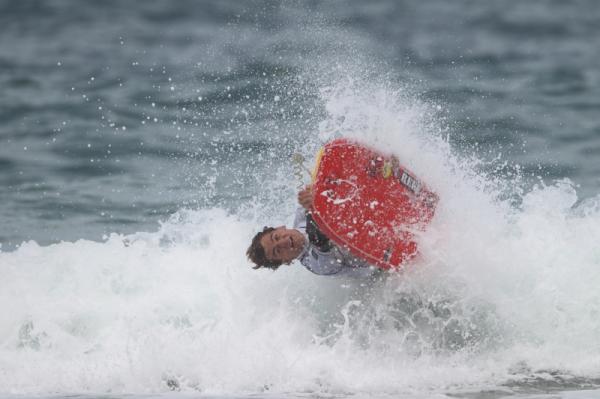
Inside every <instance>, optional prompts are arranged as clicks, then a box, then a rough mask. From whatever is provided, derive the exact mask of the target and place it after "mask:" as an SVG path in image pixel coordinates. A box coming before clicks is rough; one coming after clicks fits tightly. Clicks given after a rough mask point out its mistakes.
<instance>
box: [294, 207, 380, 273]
mask: <svg viewBox="0 0 600 399" xmlns="http://www.w3.org/2000/svg"><path fill="white" fill-rule="evenodd" d="M294 228H295V229H297V230H299V231H300V232H302V233H303V234H304V237H305V238H306V241H305V242H306V244H305V246H304V249H303V250H302V253H301V254H300V256H299V257H298V260H300V263H302V265H303V266H304V267H306V268H307V269H308V270H310V271H311V272H313V273H315V274H319V275H324V276H329V275H345V276H351V277H370V276H372V275H374V274H377V273H379V272H380V269H378V268H376V267H374V266H371V265H369V264H368V263H367V262H366V261H364V260H362V259H359V258H357V257H355V256H353V255H351V254H350V253H348V251H346V250H344V249H343V248H340V247H338V246H336V245H335V244H333V243H332V242H331V241H329V239H328V238H327V237H326V236H325V235H324V234H323V233H322V232H321V231H320V230H319V228H318V227H317V225H316V224H315V222H314V221H313V220H312V217H311V215H310V213H308V212H306V211H305V210H304V208H298V210H297V211H296V217H295V219H294Z"/></svg>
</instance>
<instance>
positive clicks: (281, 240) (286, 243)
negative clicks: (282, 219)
mask: <svg viewBox="0 0 600 399" xmlns="http://www.w3.org/2000/svg"><path fill="white" fill-rule="evenodd" d="M305 240H306V239H305V238H304V235H302V233H300V232H299V231H298V230H296V229H286V228H285V226H280V227H277V228H275V230H273V231H270V232H268V233H266V234H264V235H263V236H262V237H261V238H260V245H262V247H263V249H264V250H265V256H266V257H267V259H269V260H275V261H282V262H283V263H290V262H291V261H293V260H294V259H296V258H297V257H298V256H299V255H300V253H301V252H302V248H304V242H305Z"/></svg>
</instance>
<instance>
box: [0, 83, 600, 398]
mask: <svg viewBox="0 0 600 399" xmlns="http://www.w3.org/2000/svg"><path fill="white" fill-rule="evenodd" d="M366 92H367V94H368V95H367V96H366V97H365V96H362V95H360V94H357V93H360V91H356V90H352V87H350V88H348V87H346V89H344V90H342V89H336V88H335V87H334V88H330V89H329V90H326V91H325V96H326V97H325V100H326V101H327V109H328V111H329V113H330V118H329V119H328V120H327V121H324V123H323V126H324V127H328V128H329V130H327V129H324V132H325V133H323V138H326V137H327V132H335V131H344V132H345V133H347V134H348V135H351V136H353V137H357V138H361V139H363V140H365V141H369V142H371V143H374V145H381V144H382V143H383V144H385V148H386V149H387V150H390V149H391V150H393V151H394V152H395V153H396V154H397V155H399V158H400V159H401V160H402V161H403V162H405V163H407V164H408V165H410V166H409V167H410V168H411V169H412V170H413V171H414V172H415V173H416V174H417V175H418V176H420V177H422V178H423V179H424V180H425V181H427V183H428V184H429V185H430V186H431V187H432V188H433V189H435V190H436V191H437V192H438V193H439V195H440V197H441V202H440V205H439V208H438V211H437V214H436V217H435V219H434V222H433V223H432V225H431V228H430V229H429V231H428V232H427V234H424V235H423V236H422V237H420V248H421V252H422V257H421V259H420V260H419V261H418V262H416V264H415V265H414V266H413V267H412V268H411V269H410V270H408V271H407V272H406V273H403V274H401V275H396V276H392V277H390V278H389V279H387V280H386V281H383V282H374V283H369V284H365V282H361V281H350V280H342V279H336V278H328V277H318V276H314V275H312V274H310V273H309V272H308V271H306V270H304V269H303V268H302V267H301V266H300V265H298V264H296V265H293V266H290V267H282V269H281V270H279V271H277V272H270V271H264V270H261V271H254V270H252V269H251V268H250V265H249V263H248V262H247V261H246V259H245V255H244V251H245V248H246V247H247V245H248V243H249V241H250V239H251V237H252V235H253V233H254V232H255V230H256V227H257V224H258V223H257V221H256V220H249V219H247V218H244V217H243V215H242V216H236V215H230V214H227V213H226V212H225V211H223V210H220V209H205V210H200V211H185V210H182V211H180V212H179V213H177V214H176V215H174V216H173V217H172V218H170V219H169V220H168V221H166V222H165V223H164V224H163V225H162V227H161V229H160V230H159V231H158V232H148V233H138V234H134V235H131V236H126V237H125V236H119V235H112V236H110V237H109V238H108V239H107V240H106V242H102V243H98V242H91V241H85V240H80V241H77V242H74V243H69V242H63V243H60V244H55V245H50V246H47V247H40V246H38V245H37V244H36V243H34V242H29V243H24V244H23V245H22V246H21V247H20V248H19V249H17V250H16V251H14V252H9V253H0V270H1V271H2V279H1V280H0V391H2V392H4V393H35V394H48V393H51V392H112V393H123V392H135V393H153V392H164V391H167V390H169V389H170V388H178V389H181V390H184V391H201V392H203V393H207V394H210V393H215V394H218V393H228V394H244V393H256V392H271V393H273V392H274V393H289V392H295V393H306V392H311V393H337V394H345V393H353V394H361V393H364V394H368V395H378V394H394V395H401V394H423V393H432V392H433V393H436V392H437V393H443V392H449V391H450V392H451V391H454V390H461V391H462V390H469V389H476V390H482V389H488V388H495V387H497V386H498V384H503V383H505V382H506V381H507V380H510V379H513V380H519V379H520V378H528V377H530V376H531V375H541V373H543V372H544V371H548V370H559V371H560V372H561V373H563V374H567V375H576V376H586V377H598V370H599V369H600V344H599V343H598V339H597V337H598V335H599V333H600V317H598V314H599V311H600V294H599V293H598V289H597V287H598V286H599V284H600V250H599V249H598V246H597V243H598V242H599V239H600V211H599V209H600V207H599V206H598V204H599V201H598V198H596V199H590V200H588V201H586V202H585V203H582V204H580V205H579V206H577V207H575V208H573V205H574V204H575V203H576V201H577V194H576V192H575V190H574V188H573V186H572V184H570V183H569V181H568V180H561V181H557V182H554V183H551V184H548V185H547V186H542V185H541V186H539V187H537V188H535V189H533V190H530V191H529V192H526V193H525V194H523V195H522V196H521V198H520V199H521V201H517V202H516V203H517V204H520V205H515V204H514V202H509V201H507V200H503V199H502V198H504V197H503V196H502V194H503V193H505V192H506V190H510V191H511V193H518V192H521V191H522V188H520V187H511V185H516V186H518V185H519V184H520V183H519V182H518V181H517V182H510V184H507V182H506V181H502V180H501V179H500V180H499V181H496V180H494V179H490V178H488V177H486V176H485V175H482V174H480V173H478V172H477V171H476V168H475V167H474V166H476V163H477V162H478V161H477V160H476V159H475V160H474V159H463V158H460V157H458V156H456V155H454V154H453V152H452V151H451V149H450V146H449V145H447V143H446V142H445V141H444V139H443V137H442V134H441V133H440V131H439V130H436V127H435V126H434V125H432V124H431V123H430V122H428V120H431V118H430V116H428V115H429V114H428V112H430V111H429V110H428V106H427V105H426V104H418V103H412V104H411V105H409V106H406V105H405V104H406V102H405V101H404V100H402V99H401V98H402V96H398V94H397V93H393V92H386V91H385V90H383V89H381V90H379V91H378V90H370V91H366ZM398 98H400V100H398ZM365 126H366V128H365ZM363 128H365V129H363ZM262 217H265V218H266V215H262ZM261 221H262V220H261ZM540 370H541V371H540ZM536 372H537V374H536Z"/></svg>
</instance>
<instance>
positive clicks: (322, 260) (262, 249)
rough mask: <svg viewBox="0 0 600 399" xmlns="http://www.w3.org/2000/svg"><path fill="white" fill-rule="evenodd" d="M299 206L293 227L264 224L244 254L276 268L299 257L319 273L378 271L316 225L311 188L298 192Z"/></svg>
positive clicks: (357, 274) (363, 274) (367, 273)
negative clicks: (334, 240)
mask: <svg viewBox="0 0 600 399" xmlns="http://www.w3.org/2000/svg"><path fill="white" fill-rule="evenodd" d="M298 202H299V203H300V205H301V206H302V208H299V209H298V211H297V212H296V217H295V220H294V228H292V229H288V228H286V227H285V226H279V227H265V228H264V229H263V231H261V232H259V233H258V234H256V235H255V236H254V238H253V239H252V244H251V245H250V247H249V248H248V250H247V252H246V255H247V256H248V258H249V259H250V260H251V261H252V262H254V264H255V265H256V266H255V267H254V269H259V268H262V267H265V268H269V269H273V270H276V269H277V268H279V266H281V265H282V264H287V265H289V264H291V263H292V261H294V260H296V259H298V260H299V261H300V263H301V264H302V265H303V266H304V267H306V268H307V269H308V270H310V271H311V272H313V273H315V274H319V275H348V276H353V277H368V276H371V275H374V274H377V273H378V272H380V270H379V269H378V268H376V267H373V266H371V265H369V264H367V262H365V261H364V260H362V259H359V258H356V257H354V256H352V255H351V254H350V253H348V251H346V250H345V249H343V248H340V247H338V246H336V245H335V244H334V243H332V242H331V241H330V240H329V238H327V236H325V235H324V234H323V233H322V232H321V231H320V230H319V228H318V226H317V225H316V223H315V222H314V220H313V218H312V216H311V213H310V211H311V209H312V204H313V192H312V187H311V186H308V187H306V188H305V189H304V190H301V191H300V192H299V193H298Z"/></svg>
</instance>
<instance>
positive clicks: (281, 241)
mask: <svg viewBox="0 0 600 399" xmlns="http://www.w3.org/2000/svg"><path fill="white" fill-rule="evenodd" d="M277 246H278V247H280V248H287V247H289V246H291V242H290V237H288V236H287V235H280V236H279V237H278V239H277Z"/></svg>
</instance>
